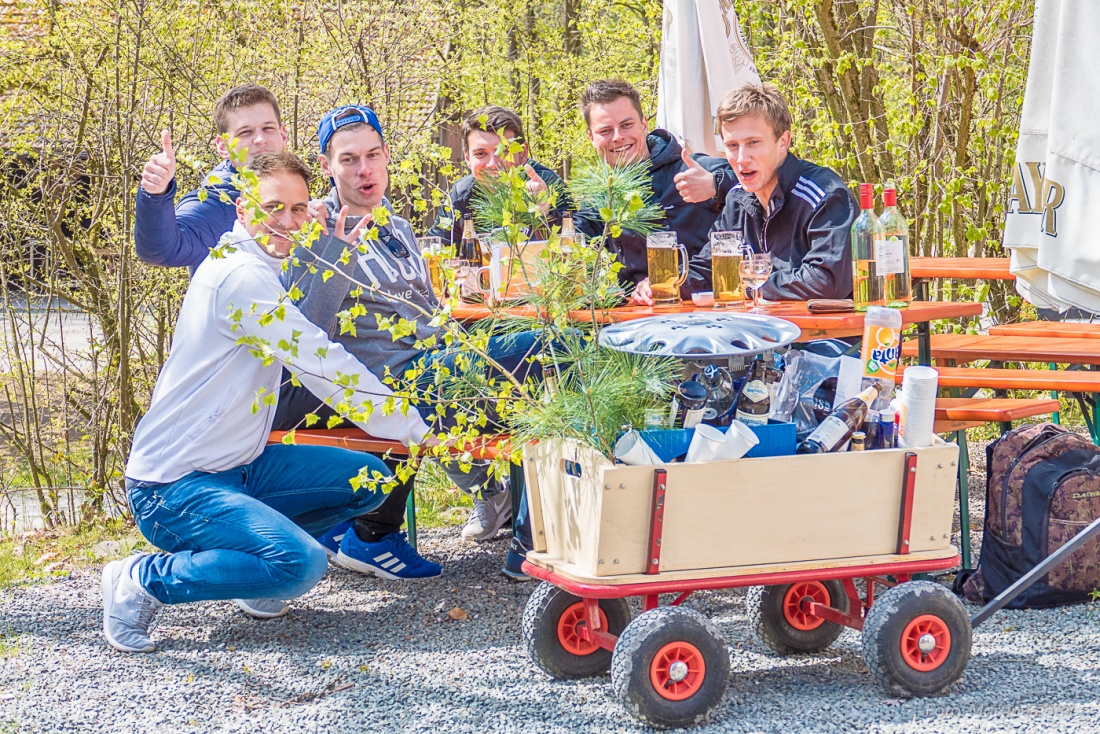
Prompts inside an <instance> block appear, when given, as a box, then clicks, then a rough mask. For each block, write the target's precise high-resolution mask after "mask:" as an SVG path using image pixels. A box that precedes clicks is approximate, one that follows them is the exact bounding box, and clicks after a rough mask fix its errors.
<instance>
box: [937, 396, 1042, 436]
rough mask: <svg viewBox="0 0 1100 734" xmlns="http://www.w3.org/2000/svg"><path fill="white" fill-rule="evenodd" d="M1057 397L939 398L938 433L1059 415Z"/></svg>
mask: <svg viewBox="0 0 1100 734" xmlns="http://www.w3.org/2000/svg"><path fill="white" fill-rule="evenodd" d="M1059 407H1060V403H1059V402H1058V401H1057V400H1056V399H1054V398H1034V399H1028V398H937V399H936V422H935V425H934V427H933V431H935V432H936V433H954V432H956V431H965V430H966V429H967V428H976V427H978V426H984V425H986V424H988V423H1000V424H1010V423H1012V421H1015V420H1019V419H1021V418H1032V417H1034V416H1037V415H1049V414H1051V413H1057V412H1058V409H1059Z"/></svg>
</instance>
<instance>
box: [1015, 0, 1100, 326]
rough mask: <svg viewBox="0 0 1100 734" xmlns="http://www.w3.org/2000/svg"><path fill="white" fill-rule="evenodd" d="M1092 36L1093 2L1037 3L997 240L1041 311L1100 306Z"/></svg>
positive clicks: (1098, 149) (1099, 172) (1098, 19)
mask: <svg viewBox="0 0 1100 734" xmlns="http://www.w3.org/2000/svg"><path fill="white" fill-rule="evenodd" d="M1098 39H1100V2H1096V0H1037V2H1036V4H1035V25H1034V29H1033V31H1032V49H1031V62H1030V65H1029V67H1028V78H1027V89H1026V91H1025V93H1024V106H1023V112H1022V114H1021V119H1020V138H1019V142H1018V143H1017V146H1016V168H1015V171H1014V177H1013V187H1012V192H1011V194H1010V198H1009V203H1008V214H1007V216H1006V218H1005V233H1004V246H1005V249H1007V250H1008V251H1009V252H1010V254H1011V258H1012V260H1011V269H1012V272H1013V273H1015V275H1016V289H1017V291H1018V292H1019V293H1020V295H1022V296H1023V297H1024V298H1026V299H1027V300H1028V301H1030V302H1031V303H1033V304H1035V305H1036V306H1038V307H1040V308H1053V309H1056V310H1058V311H1065V310H1067V309H1069V308H1071V307H1077V308H1080V309H1084V310H1086V311H1091V312H1094V313H1096V312H1100V221H1094V220H1095V219H1096V217H1097V213H1098V212H1100V206H1098V205H1100V76H1098V75H1097V74H1095V73H1093V67H1094V66H1095V59H1096V44H1097V40H1098Z"/></svg>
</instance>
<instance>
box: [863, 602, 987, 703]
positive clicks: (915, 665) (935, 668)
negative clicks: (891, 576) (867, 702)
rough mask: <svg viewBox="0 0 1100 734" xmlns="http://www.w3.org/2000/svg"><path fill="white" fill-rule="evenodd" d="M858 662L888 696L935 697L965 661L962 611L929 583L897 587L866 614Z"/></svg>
mask: <svg viewBox="0 0 1100 734" xmlns="http://www.w3.org/2000/svg"><path fill="white" fill-rule="evenodd" d="M863 658H864V660H866V662H867V667H868V669H870V671H871V675H872V676H873V677H874V679H875V682H876V683H878V685H879V686H880V687H881V688H882V689H883V690H884V691H886V693H887V694H889V695H891V696H897V697H905V698H909V697H912V696H936V695H939V694H941V693H943V692H944V691H946V690H947V689H948V688H949V687H950V686H951V684H952V683H954V682H955V681H957V680H958V679H959V678H960V677H961V676H962V674H963V671H964V670H965V669H966V664H967V662H969V660H970V619H969V618H968V617H967V614H966V608H965V607H964V606H963V605H962V602H961V601H959V599H958V598H957V597H956V596H955V595H954V594H952V593H951V592H949V591H948V590H947V589H945V588H943V587H942V586H940V585H938V584H934V583H932V582H931V581H909V582H907V583H904V584H899V585H898V586H895V587H894V588H892V589H890V590H889V591H887V592H886V593H884V594H883V595H882V596H880V597H879V598H878V599H876V600H875V604H874V606H872V607H871V611H870V613H869V614H868V615H867V621H866V623H865V624H864V625H863Z"/></svg>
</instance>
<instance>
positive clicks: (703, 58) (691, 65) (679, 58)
mask: <svg viewBox="0 0 1100 734" xmlns="http://www.w3.org/2000/svg"><path fill="white" fill-rule="evenodd" d="M663 28H664V30H663V35H662V37H661V69H660V74H659V76H658V86H657V127H660V128H664V129H665V130H668V131H669V132H670V133H672V134H673V135H675V136H676V137H678V138H680V139H681V140H684V141H686V142H687V143H688V145H689V146H690V147H691V149H692V150H693V151H694V152H696V153H707V154H709V155H720V152H719V151H720V150H721V140H720V139H718V138H716V137H715V134H714V132H715V128H714V120H715V115H716V113H717V111H718V104H719V103H720V102H721V101H722V97H724V96H725V95H726V94H727V93H728V92H730V91H732V90H734V89H737V88H738V87H740V86H743V85H745V84H759V83H760V75H759V74H757V72H756V64H755V63H754V62H753V60H752V54H750V53H749V49H748V47H747V46H746V45H745V40H744V38H743V37H742V35H741V25H740V23H739V22H738V20H737V12H736V11H735V10H734V8H733V2H732V0H698V2H694V1H693V0H664V23H663Z"/></svg>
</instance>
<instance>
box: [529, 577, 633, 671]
mask: <svg viewBox="0 0 1100 734" xmlns="http://www.w3.org/2000/svg"><path fill="white" fill-rule="evenodd" d="M579 601H581V599H580V597H577V596H574V595H572V594H570V593H569V592H567V591H563V590H562V589H559V588H558V587H557V586H554V585H553V584H550V583H546V582H543V583H541V584H539V585H538V587H537V588H536V589H535V591H534V593H532V594H531V598H530V599H528V600H527V606H526V607H525V608H524V610H523V640H524V642H526V643H527V652H528V653H530V655H531V659H532V660H534V661H535V665H537V666H539V667H540V668H542V669H543V670H544V671H545V672H546V673H547V674H548V675H550V677H552V678H557V679H559V680H571V679H574V678H590V677H592V676H596V675H603V674H604V673H606V672H607V671H608V670H610V668H611V651H610V650H604V649H603V648H600V649H598V650H595V651H593V652H592V653H590V654H588V655H575V654H573V653H571V652H569V651H568V650H566V649H565V648H564V647H563V646H562V644H561V641H560V640H559V639H558V621H559V620H560V619H561V615H562V614H564V613H565V611H566V610H567V609H569V607H571V606H573V605H574V604H576V603H577V602H579ZM599 605H600V609H602V610H603V613H604V614H605V615H606V616H607V627H608V628H607V629H606V630H605V631H606V632H608V633H610V634H613V635H616V636H618V635H619V634H621V633H622V631H623V630H624V629H625V628H626V626H627V625H628V624H630V618H631V616H632V615H631V612H630V606H629V605H628V604H627V603H626V600H625V599H600V601H599Z"/></svg>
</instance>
